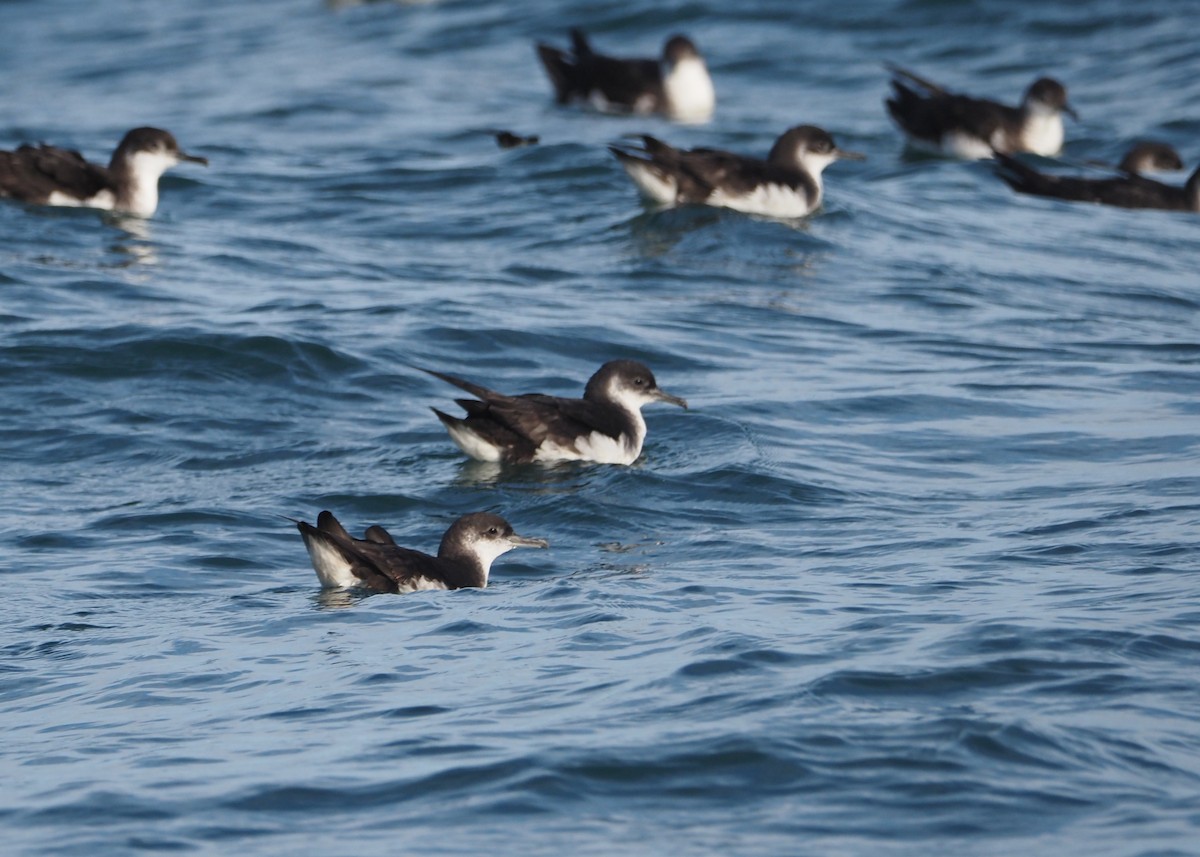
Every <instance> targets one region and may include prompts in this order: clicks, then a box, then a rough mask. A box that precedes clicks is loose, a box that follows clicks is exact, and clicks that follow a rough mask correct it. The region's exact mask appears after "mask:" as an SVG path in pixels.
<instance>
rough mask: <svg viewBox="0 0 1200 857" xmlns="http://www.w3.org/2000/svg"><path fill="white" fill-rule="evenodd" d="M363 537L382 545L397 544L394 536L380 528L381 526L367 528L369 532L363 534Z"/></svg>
mask: <svg viewBox="0 0 1200 857" xmlns="http://www.w3.org/2000/svg"><path fill="white" fill-rule="evenodd" d="M363 536H365V537H366V540H367V541H369V542H375V543H376V544H380V545H394V544H395V543H396V540H395V539H393V538H392V534H391V533H389V532H388V531H387V530H385V529H384V528H383V527H381V526H379V524H375V525H374V526H372V527H367V531H366V532H365V533H363Z"/></svg>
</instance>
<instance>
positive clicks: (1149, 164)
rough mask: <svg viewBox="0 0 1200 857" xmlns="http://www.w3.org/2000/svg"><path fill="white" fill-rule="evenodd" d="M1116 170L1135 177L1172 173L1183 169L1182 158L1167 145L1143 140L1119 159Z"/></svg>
mask: <svg viewBox="0 0 1200 857" xmlns="http://www.w3.org/2000/svg"><path fill="white" fill-rule="evenodd" d="M1117 169H1118V170H1119V171H1121V172H1123V173H1129V174H1131V175H1137V174H1139V173H1150V172H1155V173H1157V172H1174V171H1176V170H1182V169H1183V158H1181V157H1179V152H1177V151H1175V148H1174V147H1173V146H1171V145H1169V144H1167V143H1159V142H1156V141H1153V140H1144V141H1142V142H1141V143H1135V144H1134V145H1133V146H1131V147H1130V148H1129V151H1128V152H1126V153H1125V157H1123V158H1121V163H1119V164H1117Z"/></svg>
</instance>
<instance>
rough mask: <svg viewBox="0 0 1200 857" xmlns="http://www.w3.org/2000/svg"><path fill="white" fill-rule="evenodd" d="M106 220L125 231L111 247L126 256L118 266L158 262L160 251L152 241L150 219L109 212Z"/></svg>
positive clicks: (110, 224) (118, 253) (105, 217)
mask: <svg viewBox="0 0 1200 857" xmlns="http://www.w3.org/2000/svg"><path fill="white" fill-rule="evenodd" d="M104 222H105V223H106V224H107V225H109V226H112V227H115V228H116V229H118V230H120V231H121V232H123V233H124V237H123V238H122V239H120V240H118V241H116V242H115V243H114V244H113V245H112V246H111V247H110V248H109V249H110V250H112V252H113V253H115V254H117V255H119V256H123V257H124V258H123V259H122V260H121V261H119V262H118V263H117V265H116V266H117V267H118V268H128V267H132V266H134V265H157V264H158V262H159V258H158V252H157V249H156V248H155V246H154V244H153V243H152V239H153V233H152V231H151V225H150V221H149V220H147V219H146V218H144V217H133V216H132V215H129V214H114V213H108V214H105V215H104Z"/></svg>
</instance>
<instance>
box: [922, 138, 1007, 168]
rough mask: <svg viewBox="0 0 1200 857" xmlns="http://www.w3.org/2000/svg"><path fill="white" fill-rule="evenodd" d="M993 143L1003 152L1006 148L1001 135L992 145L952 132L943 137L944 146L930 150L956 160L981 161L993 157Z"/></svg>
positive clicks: (979, 139) (933, 147)
mask: <svg viewBox="0 0 1200 857" xmlns="http://www.w3.org/2000/svg"><path fill="white" fill-rule="evenodd" d="M917 142H921V141H917ZM993 143H995V144H996V147H997V148H999V149H1000V150H1001V151H1003V149H1004V148H1006V147H1005V146H1004V142H1003V140H1002V139H999V135H997V139H995V140H993V141H992V143H989V142H988V141H986V140H983V139H981V138H979V137H976V136H975V135H974V134H967V133H966V132H963V131H952V132H951V133H949V134H945V135H943V136H942V144H941V146H940V147H937V146H931V147H929V148H932V149H934V150H936V151H939V152H941V153H942V154H946V155H950V156H952V157H955V158H965V159H966V160H971V161H980V160H984V159H986V158H990V157H991V156H992V144H993Z"/></svg>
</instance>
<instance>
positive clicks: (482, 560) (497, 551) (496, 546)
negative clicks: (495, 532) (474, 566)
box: [471, 539, 513, 588]
mask: <svg viewBox="0 0 1200 857" xmlns="http://www.w3.org/2000/svg"><path fill="white" fill-rule="evenodd" d="M512 549H513V546H512V545H510V544H508V543H507V542H503V541H500V540H498V539H486V540H485V539H479V540H478V541H476V542H475V543H474V544H473V545H471V551H472V553H474V554H475V557H476V558H477V559H478V560H479V565H480V567H481V568H482V569H483V583H482V584H481V586H482V587H484V588H486V587H487V585H488V577H489V576H490V574H491V571H492V563H493V562H495V561H496V560H497V559H499V558H500V557H502V556H504V555H505V554H506V553H508V552H509V551H510V550H512Z"/></svg>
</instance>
